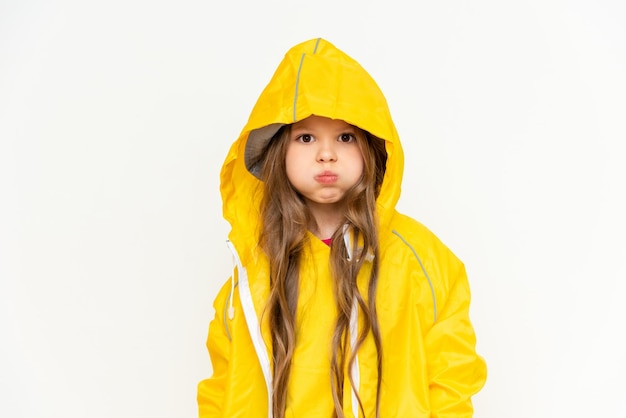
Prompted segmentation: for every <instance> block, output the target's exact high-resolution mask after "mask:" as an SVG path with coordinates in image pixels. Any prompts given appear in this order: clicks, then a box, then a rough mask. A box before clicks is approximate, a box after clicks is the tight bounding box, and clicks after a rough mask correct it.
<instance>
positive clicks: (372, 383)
mask: <svg viewBox="0 0 626 418" xmlns="http://www.w3.org/2000/svg"><path fill="white" fill-rule="evenodd" d="M313 114H314V115H318V116H325V117H329V118H334V119H343V120H345V121H347V122H349V123H351V124H353V125H355V126H358V127H360V128H362V129H364V130H366V131H368V132H370V133H372V134H374V135H375V136H377V137H379V138H382V139H384V140H385V146H386V150H387V153H388V159H387V168H386V172H385V178H384V181H383V185H382V187H381V193H380V195H379V198H378V200H377V212H378V213H377V214H378V218H379V223H380V231H379V235H380V249H381V250H380V260H381V265H380V272H379V285H378V291H377V299H376V304H377V310H378V315H379V323H380V328H381V334H382V344H383V349H382V352H383V376H382V388H381V405H380V406H381V416H382V417H440V418H444V417H471V416H472V403H471V396H472V395H474V394H475V393H477V392H478V391H479V390H480V388H481V387H482V386H483V384H484V382H485V379H486V368H485V363H484V361H483V359H482V358H481V357H480V356H479V355H477V354H476V351H475V337H474V331H473V328H472V325H471V322H470V319H469V302H470V293H469V286H468V282H467V277H466V274H465V269H464V266H463V264H462V263H461V262H460V261H459V260H458V259H457V258H456V257H455V256H454V254H453V253H452V252H451V251H450V250H449V249H448V248H447V247H446V246H445V245H444V244H443V243H441V241H440V240H439V239H438V238H437V237H436V236H435V235H433V234H432V233H431V232H430V231H429V230H428V229H427V228H425V227H424V226H423V225H421V224H420V223H418V222H417V221H415V220H413V219H412V218H409V217H407V216H405V215H402V214H399V213H398V212H397V211H396V210H395V205H396V202H397V199H398V198H399V195H400V184H401V180H402V170H403V164H404V162H403V154H402V147H401V145H400V141H399V138H398V135H397V132H396V130H395V127H394V125H393V122H392V119H391V116H390V114H389V110H388V107H387V104H386V101H385V98H384V96H383V94H382V93H381V92H380V89H379V88H378V86H377V85H376V83H375V82H374V80H373V79H372V78H371V77H370V76H369V75H368V74H367V72H366V71H365V70H364V69H363V68H361V67H360V65H359V64H358V63H356V62H355V61H354V60H352V59H351V58H350V57H348V56H347V55H346V54H344V53H343V52H341V51H340V50H338V49H337V48H335V47H334V46H333V45H332V44H330V43H328V42H326V41H324V40H311V41H308V42H304V43H302V44H300V45H297V46H295V47H294V48H292V49H291V50H290V51H289V52H288V53H287V54H286V55H285V58H284V60H283V61H282V62H281V64H280V65H279V67H278V69H277V70H276V72H275V74H274V76H273V78H272V80H271V81H270V83H269V84H268V86H267V87H266V88H265V90H264V91H263V92H262V94H261V96H260V97H259V100H258V101H257V104H256V105H255V108H254V109H253V111H252V113H251V116H250V119H249V121H248V123H247V124H246V126H245V127H244V129H243V131H242V133H241V134H240V136H239V138H238V139H237V140H236V141H235V142H234V144H233V145H232V147H231V149H230V151H229V153H228V155H227V157H226V160H225V162H224V165H223V167H222V173H221V192H222V199H223V211H224V217H225V218H226V219H227V220H228V221H229V222H230V224H231V226H232V230H231V232H230V234H229V239H230V242H231V243H232V248H233V251H234V254H235V255H236V257H237V259H238V269H237V274H236V275H235V276H234V277H233V278H232V279H233V281H228V282H227V283H225V285H224V287H223V288H222V290H221V291H220V292H219V294H218V295H217V297H216V299H215V302H214V308H215V318H214V319H213V321H211V324H210V328H209V338H208V341H207V346H208V349H209V353H210V355H211V361H212V365H213V375H212V377H211V378H209V379H206V380H204V381H202V382H201V383H200V384H199V388H198V405H199V412H200V417H202V418H207V417H263V416H268V415H270V414H271V413H272V412H271V408H270V405H269V404H270V399H271V394H270V391H269V387H271V372H268V370H271V367H270V364H271V360H270V359H271V358H272V353H271V347H272V345H271V338H270V332H269V328H268V325H267V320H266V319H267V317H266V316H264V315H263V313H264V308H265V303H266V300H267V296H268V294H269V277H268V263H267V260H266V258H265V256H264V254H263V253H262V251H260V250H259V248H258V246H257V244H258V236H259V235H258V234H259V230H260V225H259V224H258V222H259V213H260V211H259V203H260V201H261V197H262V196H261V193H262V187H261V186H262V185H261V183H260V181H259V180H258V179H257V178H256V177H255V176H254V175H252V174H251V173H250V171H248V168H247V167H246V164H245V161H244V155H245V150H246V141H247V140H248V138H249V137H252V136H251V135H250V134H251V132H255V131H256V130H259V129H261V128H264V127H266V126H268V125H272V124H289V123H293V122H294V121H298V120H302V119H304V118H306V117H308V116H310V115H313ZM328 257H329V249H328V246H326V245H325V244H323V243H322V242H321V241H319V240H318V239H317V238H315V237H314V236H313V235H310V236H309V243H308V245H307V247H306V251H305V255H304V257H303V260H302V265H301V272H300V283H301V284H300V297H299V300H298V313H297V324H296V333H297V341H296V352H295V354H294V359H293V371H292V374H291V377H290V381H289V386H288V399H287V411H286V414H287V415H286V416H287V417H324V418H327V417H330V416H331V415H332V411H333V401H332V397H331V388H330V370H329V364H330V354H331V353H330V346H331V338H332V332H333V329H334V319H335V315H336V310H335V302H334V297H333V293H332V282H331V276H330V271H329V267H328ZM368 269H369V267H366V268H365V269H364V270H366V271H362V272H361V275H360V278H359V280H361V281H363V280H367V270H368ZM235 282H236V283H237V285H236V286H233V285H234V283H235ZM231 305H232V310H231V309H230V308H231ZM231 314H232V315H231ZM358 366H359V367H358V370H359V374H360V378H359V385H358V388H357V390H358V393H359V395H360V397H361V399H362V400H363V409H364V412H365V416H366V417H374V416H375V393H376V373H377V372H376V350H375V347H374V344H373V341H372V339H371V338H368V339H367V340H366V342H365V344H364V345H363V346H362V347H361V349H360V350H359V352H358ZM345 387H346V388H349V387H350V385H349V383H348V381H347V380H346V383H345ZM344 413H345V414H346V416H347V417H353V416H356V415H359V416H362V413H359V412H358V408H357V407H356V405H353V404H352V398H351V397H350V391H349V390H347V389H346V390H345V391H344Z"/></svg>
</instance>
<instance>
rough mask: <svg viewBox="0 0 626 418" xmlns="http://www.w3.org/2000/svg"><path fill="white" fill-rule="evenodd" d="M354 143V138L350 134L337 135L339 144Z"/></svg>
mask: <svg viewBox="0 0 626 418" xmlns="http://www.w3.org/2000/svg"><path fill="white" fill-rule="evenodd" d="M354 141H356V136H354V134H351V133H347V132H346V133H343V134H341V135H339V142H344V143H350V142H354Z"/></svg>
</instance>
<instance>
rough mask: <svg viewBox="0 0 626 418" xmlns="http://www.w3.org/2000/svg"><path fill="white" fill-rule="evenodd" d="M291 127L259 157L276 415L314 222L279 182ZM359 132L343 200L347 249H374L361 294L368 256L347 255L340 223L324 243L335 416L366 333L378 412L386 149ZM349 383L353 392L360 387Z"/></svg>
mask: <svg viewBox="0 0 626 418" xmlns="http://www.w3.org/2000/svg"><path fill="white" fill-rule="evenodd" d="M290 130H291V129H290V125H286V126H284V127H282V128H281V129H280V130H279V131H278V132H277V133H276V134H275V135H274V136H273V137H272V139H271V140H270V141H269V143H268V145H267V147H266V149H265V152H264V154H263V158H262V163H261V179H262V180H263V182H264V194H263V201H262V204H261V219H262V229H261V234H260V240H259V241H260V245H261V248H262V249H263V251H264V252H265V254H266V255H267V257H268V260H269V266H270V296H269V300H268V304H267V308H266V309H267V314H268V315H269V324H270V330H271V335H272V348H273V360H274V364H273V369H274V370H273V371H274V379H273V388H272V391H273V392H272V403H273V410H274V417H276V418H284V416H285V408H286V400H287V385H288V382H289V376H290V372H291V361H292V358H293V353H294V349H295V345H296V341H295V321H296V308H297V305H298V281H299V270H300V260H301V255H302V253H303V250H304V246H305V244H306V237H307V230H308V229H311V228H312V227H313V226H315V220H314V219H313V217H312V215H311V213H310V211H309V210H308V208H307V206H306V204H305V203H304V200H303V199H302V197H301V196H300V194H299V193H298V192H297V191H296V190H295V188H294V187H293V186H291V184H290V183H289V182H288V181H285V179H286V178H287V174H286V163H285V156H286V153H287V144H288V137H289V135H290ZM363 132H364V134H365V140H360V139H359V140H358V145H359V147H360V149H361V153H362V155H363V161H364V165H363V174H362V176H361V178H360V179H359V181H358V182H357V184H356V185H354V186H353V187H352V188H351V189H350V190H348V192H347V193H346V196H345V197H344V199H345V200H346V206H347V210H346V214H345V224H346V225H347V227H348V228H349V229H350V230H351V233H352V238H353V239H352V243H353V248H352V249H350V253H351V254H355V255H356V254H359V253H360V254H363V255H366V254H369V255H371V256H373V261H372V269H371V273H370V277H369V281H368V286H367V295H362V294H361V292H360V291H359V288H358V286H357V276H358V274H359V271H360V269H361V267H362V266H363V264H364V263H365V262H366V257H365V256H361V257H357V256H353V257H351V258H350V260H348V258H349V257H348V249H347V248H346V246H345V244H344V240H343V231H342V228H339V230H338V231H336V232H335V234H334V235H333V237H332V242H333V244H332V245H331V250H330V268H331V272H332V277H333V279H334V280H333V281H334V291H335V300H336V304H337V312H338V313H337V319H336V323H335V330H334V333H333V338H332V358H331V371H330V372H331V375H330V383H331V389H332V396H333V402H334V405H335V413H334V416H335V417H337V418H343V417H344V414H343V391H344V380H345V373H344V371H345V366H346V362H347V364H348V370H351V369H352V367H353V366H354V362H355V359H356V353H357V352H358V350H359V348H360V347H361V345H362V344H363V342H364V341H365V339H366V337H367V336H368V334H369V333H370V332H371V334H372V337H373V340H374V344H375V347H376V351H377V371H378V380H377V387H376V416H377V417H378V416H379V412H378V411H379V403H380V386H381V376H382V346H381V337H380V328H379V324H378V316H377V313H376V286H377V283H378V270H379V268H378V266H379V248H378V222H377V219H376V197H377V196H378V193H379V191H380V186H381V184H382V180H383V177H384V172H385V164H386V160H387V153H386V152H385V146H384V141H382V140H381V139H379V138H376V137H375V136H373V135H371V134H369V133H368V132H365V131H363ZM357 244H358V246H359V248H357ZM365 296H366V297H365ZM355 301H356V302H357V303H358V307H359V310H360V317H361V318H362V323H363V327H362V329H361V330H360V332H359V334H358V337H357V342H356V346H355V347H354V348H353V350H352V351H351V352H350V350H349V348H350V345H349V326H350V315H351V312H352V305H353V303H354V302H355ZM348 353H349V354H348ZM349 376H350V384H351V385H352V386H353V387H354V382H352V380H351V375H350V374H349ZM354 389H355V392H357V389H358V388H354ZM357 397H358V393H357ZM358 403H359V408H360V409H361V411H362V412H363V414H365V413H364V411H363V404H362V402H361V399H360V398H358Z"/></svg>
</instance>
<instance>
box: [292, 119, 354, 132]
mask: <svg viewBox="0 0 626 418" xmlns="http://www.w3.org/2000/svg"><path fill="white" fill-rule="evenodd" d="M291 129H292V130H296V131H298V130H329V131H345V130H354V129H355V128H354V126H352V125H350V124H349V123H347V122H345V121H343V120H341V119H330V118H326V117H323V116H316V115H312V116H309V117H308V118H306V119H302V120H301V121H298V122H296V123H294V124H293V125H292V126H291Z"/></svg>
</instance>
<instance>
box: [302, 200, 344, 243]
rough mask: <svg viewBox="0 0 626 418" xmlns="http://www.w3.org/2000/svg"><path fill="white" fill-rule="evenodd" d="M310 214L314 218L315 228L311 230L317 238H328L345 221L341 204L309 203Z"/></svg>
mask: <svg viewBox="0 0 626 418" xmlns="http://www.w3.org/2000/svg"><path fill="white" fill-rule="evenodd" d="M309 209H310V210H311V215H313V218H314V219H315V223H316V224H317V228H315V229H312V230H311V232H312V233H313V234H314V235H315V236H316V237H318V238H319V239H322V240H323V239H328V238H330V237H332V236H333V234H334V233H335V231H336V230H337V229H338V228H339V227H341V226H342V225H343V224H344V223H345V217H344V210H343V206H341V207H338V206H337V205H309Z"/></svg>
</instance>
